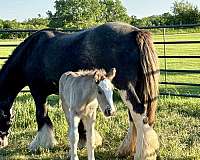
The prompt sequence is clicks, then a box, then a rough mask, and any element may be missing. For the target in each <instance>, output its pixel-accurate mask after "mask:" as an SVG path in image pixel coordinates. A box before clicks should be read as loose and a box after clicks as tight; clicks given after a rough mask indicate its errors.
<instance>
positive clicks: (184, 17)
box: [172, 0, 200, 24]
mask: <svg viewBox="0 0 200 160" xmlns="http://www.w3.org/2000/svg"><path fill="white" fill-rule="evenodd" d="M172 12H173V14H174V16H175V24H195V23H198V22H200V12H199V10H198V8H197V6H194V5H193V4H191V3H189V2H188V1H184V0H182V1H180V2H179V1H175V2H174V3H173V7H172Z"/></svg>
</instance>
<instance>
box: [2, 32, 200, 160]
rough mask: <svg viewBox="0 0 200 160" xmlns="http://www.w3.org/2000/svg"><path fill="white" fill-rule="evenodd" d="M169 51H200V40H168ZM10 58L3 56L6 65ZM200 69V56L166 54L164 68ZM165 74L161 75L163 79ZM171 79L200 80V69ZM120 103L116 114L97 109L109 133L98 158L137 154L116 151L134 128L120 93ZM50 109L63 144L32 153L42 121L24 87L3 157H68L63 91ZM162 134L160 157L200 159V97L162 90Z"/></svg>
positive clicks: (196, 36)
mask: <svg viewBox="0 0 200 160" xmlns="http://www.w3.org/2000/svg"><path fill="white" fill-rule="evenodd" d="M165 38H166V41H177V40H178V41H181V40H200V33H192V34H181V35H175V34H170V35H167V36H166V37H165ZM162 40H163V39H162V36H161V35H154V41H162ZM20 41H21V40H0V44H17V43H19V42H20ZM13 49H14V48H12V47H10V48H1V47H0V56H8V55H9V54H10V53H11V52H12V50H13ZM156 49H157V51H158V54H159V55H163V45H156ZM166 55H200V44H184V45H182V44H179V45H166ZM3 63H4V61H0V65H2V64H3ZM165 63H166V65H167V69H191V70H193V69H194V70H200V59H167V60H166V62H165V61H164V59H160V66H161V69H164V67H165ZM164 79H165V76H164V75H163V74H162V75H161V81H164ZM166 80H167V81H169V82H188V83H199V82H200V75H199V74H186V73H184V74H182V73H181V74H180V73H173V74H172V73H167V75H166ZM160 90H161V91H164V90H167V91H168V90H169V91H172V92H174V93H188V94H200V87H191V86H174V85H167V86H166V85H160ZM114 98H115V103H116V105H117V108H118V112H117V115H116V116H115V117H112V118H109V119H105V118H104V117H103V114H102V113H101V112H98V114H97V116H98V117H97V123H96V129H97V130H98V131H99V132H100V134H101V135H102V137H103V146H101V147H98V148H97V149H96V150H95V156H96V159H99V160H117V159H124V160H125V159H131V157H128V158H119V157H116V156H115V152H116V150H117V147H118V146H119V145H120V143H121V141H122V140H123V139H124V137H125V135H126V133H127V129H128V115H127V108H126V107H125V105H124V104H123V103H122V102H121V100H120V97H119V96H118V95H117V93H116V94H115V97H114ZM47 105H49V115H50V117H51V119H52V121H53V124H54V129H55V135H56V139H57V140H58V145H57V146H56V147H55V148H53V149H50V150H47V149H40V150H39V151H37V152H36V153H31V152H29V151H28V149H27V145H28V144H29V143H30V142H31V140H32V139H33V137H34V136H35V135H36V131H37V126H36V119H35V107H34V102H33V99H32V97H31V96H30V94H29V93H20V94H19V95H18V97H17V99H16V100H15V103H14V113H15V118H14V120H13V125H12V128H11V134H10V139H9V140H10V142H9V146H8V147H6V148H5V149H0V160H1V159H2V160H3V159H9V160H10V159H14V160H15V159H66V157H67V155H68V150H69V143H68V140H67V139H68V136H67V135H68V134H67V133H68V132H67V131H68V126H67V124H66V122H65V118H64V113H63V111H62V109H61V107H60V106H59V103H58V96H55V95H53V96H50V97H49V98H48V103H47ZM155 130H156V131H157V133H158V135H159V138H160V150H159V154H160V159H162V160H199V159H200V99H195V98H180V97H170V96H161V97H160V98H159V102H158V110H157V122H156V125H155ZM79 155H80V159H83V160H85V159H87V152H86V149H82V150H79Z"/></svg>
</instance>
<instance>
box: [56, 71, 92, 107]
mask: <svg viewBox="0 0 200 160" xmlns="http://www.w3.org/2000/svg"><path fill="white" fill-rule="evenodd" d="M95 92H96V85H95V80H94V78H93V76H92V75H87V76H86V75H82V74H81V73H79V72H66V73H64V74H63V75H62V76H61V78H60V81H59V94H60V97H61V99H62V101H63V100H64V102H65V104H66V105H67V106H68V107H72V106H73V107H76V108H77V109H80V107H84V106H85V105H86V104H87V103H89V102H91V101H93V100H94V99H95V98H96V94H95Z"/></svg>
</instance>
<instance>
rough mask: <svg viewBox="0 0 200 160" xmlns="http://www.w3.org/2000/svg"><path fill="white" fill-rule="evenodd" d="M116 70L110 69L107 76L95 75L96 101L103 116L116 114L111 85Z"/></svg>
mask: <svg viewBox="0 0 200 160" xmlns="http://www.w3.org/2000/svg"><path fill="white" fill-rule="evenodd" d="M115 74H116V69H115V68H112V69H111V70H110V72H108V73H107V74H104V75H102V74H99V73H98V72H96V73H95V76H96V78H95V79H96V82H97V84H98V87H97V100H98V103H99V106H100V108H101V110H102V112H103V113H104V115H105V116H107V117H108V116H112V115H114V114H115V112H116V108H115V106H114V103H113V89H114V87H113V84H112V82H111V81H112V79H113V78H114V77H115Z"/></svg>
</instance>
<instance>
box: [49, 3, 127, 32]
mask: <svg viewBox="0 0 200 160" xmlns="http://www.w3.org/2000/svg"><path fill="white" fill-rule="evenodd" d="M55 9H56V12H55V14H53V13H52V12H51V11H48V12H47V14H48V16H49V20H50V23H49V26H50V27H53V28H75V29H82V28H88V27H90V26H94V25H96V24H99V23H104V22H107V21H127V20H128V15H127V14H126V9H125V8H124V7H123V6H122V4H121V1H120V0H115V1H114V0H56V1H55Z"/></svg>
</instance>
